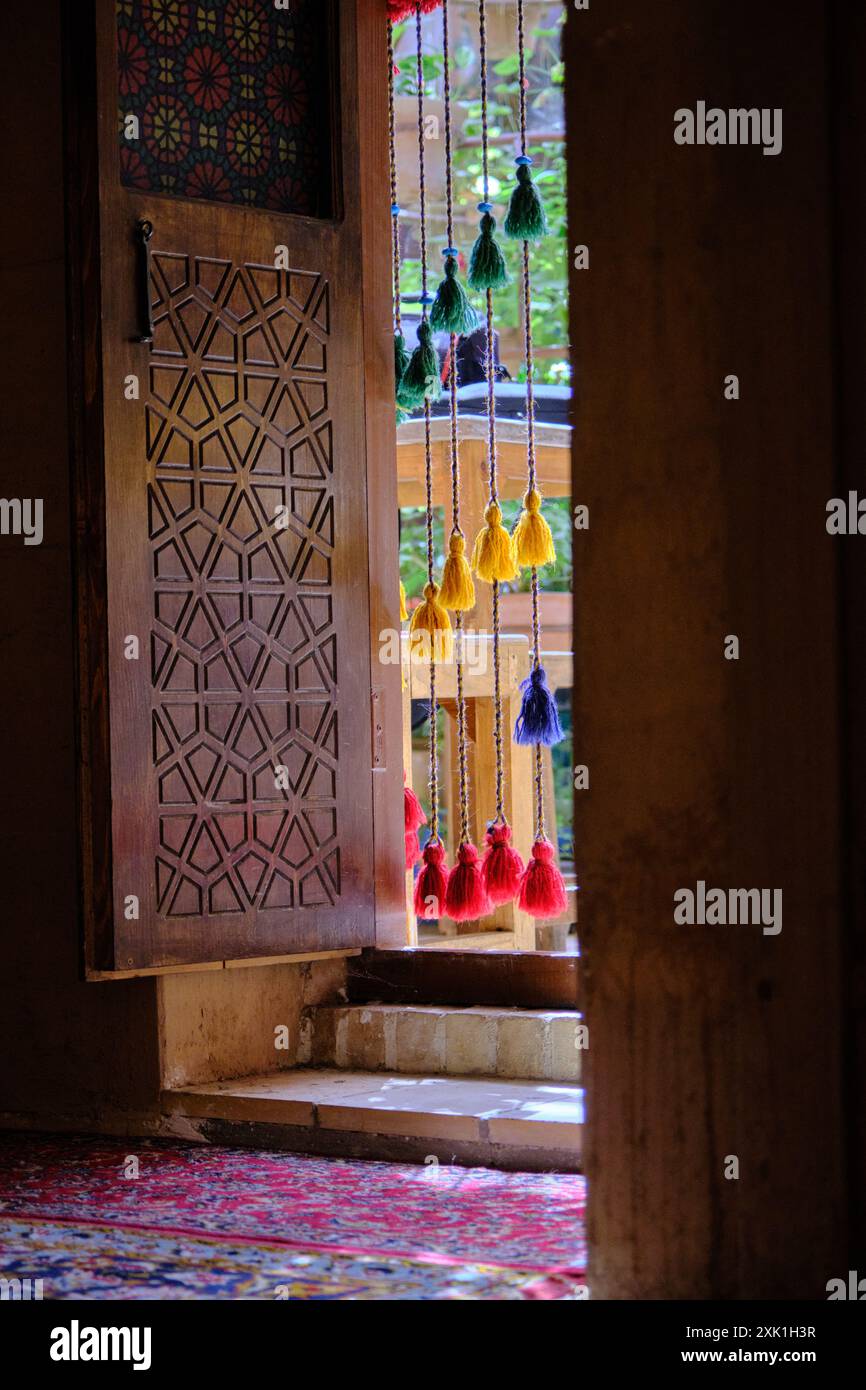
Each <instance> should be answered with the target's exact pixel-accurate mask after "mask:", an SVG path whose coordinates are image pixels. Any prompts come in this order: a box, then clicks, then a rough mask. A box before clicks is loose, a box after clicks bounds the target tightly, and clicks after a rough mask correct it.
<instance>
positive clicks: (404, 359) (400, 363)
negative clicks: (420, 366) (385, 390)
mask: <svg viewBox="0 0 866 1390" xmlns="http://www.w3.org/2000/svg"><path fill="white" fill-rule="evenodd" d="M408 365H409V354H408V352H407V351H406V340H405V338H404V337H403V334H402V333H395V334H394V381H395V384H396V388H397V395H398V396H399V394H400V382H401V381H402V380H403V377H404V376H405V374H406V368H407V367H408Z"/></svg>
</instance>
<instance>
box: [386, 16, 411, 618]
mask: <svg viewBox="0 0 866 1390" xmlns="http://www.w3.org/2000/svg"><path fill="white" fill-rule="evenodd" d="M396 75H397V65H396V63H395V61H394V21H393V19H390V18H389V20H388V167H389V170H390V181H391V280H392V285H393V290H394V387H395V392H396V398H397V420H398V422H399V421H400V420H405V418H406V411H405V410H404V409H403V407H402V405H401V403H400V384H401V382H402V380H403V376H404V373H405V371H406V368H407V367H408V365H409V354H408V352H407V351H406V340H405V338H404V337H403V320H402V314H401V309H400V212H401V208H400V204H399V203H398V201H397V122H396V114H395V106H394V78H395V77H396ZM400 589H401V593H400V603H401V613H400V617H401V618H402V617H403V616H404V615H403V611H402V610H403V609H404V608H405V605H406V598H405V593H404V592H403V586H402V584H401V586H400ZM405 616H406V617H408V616H409V615H408V613H407V614H406V615H405Z"/></svg>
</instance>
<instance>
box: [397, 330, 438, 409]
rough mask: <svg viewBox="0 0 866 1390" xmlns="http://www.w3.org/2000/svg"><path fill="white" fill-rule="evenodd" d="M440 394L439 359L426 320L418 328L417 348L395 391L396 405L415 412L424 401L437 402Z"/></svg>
mask: <svg viewBox="0 0 866 1390" xmlns="http://www.w3.org/2000/svg"><path fill="white" fill-rule="evenodd" d="M441 394H442V382H441V380H440V377H439V358H438V357H437V356H436V349H435V348H434V346H433V330H432V328H431V327H430V324H429V322H428V321H427V319H423V320H422V322H421V324H420V325H419V328H418V346H417V347H416V349H415V351H414V352H413V353H412V356H411V357H410V358H409V363H408V366H407V367H406V370H405V372H404V373H403V378H402V380H401V382H400V386H399V389H398V391H397V404H398V405H402V406H403V407H404V408H405V409H406V410H416V409H417V408H418V406H419V405H423V404H424V401H425V400H427V401H438V399H439V397H440V395H441Z"/></svg>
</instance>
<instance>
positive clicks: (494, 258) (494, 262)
mask: <svg viewBox="0 0 866 1390" xmlns="http://www.w3.org/2000/svg"><path fill="white" fill-rule="evenodd" d="M492 206H493V205H492V203H479V204H478V211H479V212H483V214H484V216H483V217H482V219H481V231H480V232H479V235H478V238H477V240H476V242H475V245H474V246H473V248H472V255H471V256H470V258H469V275H468V277H467V278H468V280H469V285H470V288H471V289H473V290H501V289H503V288H504V286H505V285H507V284H508V270H507V268H506V265H505V257H504V256H503V254H502V250H501V248H500V245H499V242H498V241H497V240H496V238H495V236H494V235H493V233H494V232H495V231H496V219H495V218H493V217H491V216H490V210H491V208H492Z"/></svg>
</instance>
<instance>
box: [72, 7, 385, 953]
mask: <svg viewBox="0 0 866 1390" xmlns="http://www.w3.org/2000/svg"><path fill="white" fill-rule="evenodd" d="M112 5H113V0H89V3H88V4H86V5H75V6H73V5H71V4H68V5H66V6H64V10H63V67H64V109H65V113H66V115H65V156H66V168H67V181H66V212H67V248H68V253H67V287H68V288H67V308H68V315H69V328H68V334H69V388H70V389H69V401H70V426H69V431H70V467H71V475H72V485H73V493H74V504H73V506H74V512H73V528H74V529H73V553H74V570H75V573H74V590H75V595H76V629H77V637H78V642H77V652H76V663H77V695H78V705H79V720H78V726H77V748H76V752H77V765H78V806H79V814H78V839H79V850H80V857H81V884H80V912H81V919H82V921H81V933H80V940H81V942H82V953H81V966H82V972H83V974H84V976H85V977H86V978H88V979H94V980H97V979H103V980H104V979H109V978H120V977H122V976H125V975H128V974H130V973H134V974H163V973H166V972H170V971H173V970H176V969H178V968H180V969H187V970H189V969H207V968H220V967H221V965H222V963H221V962H211V963H208V964H203V965H201V966H195V965H193V966H182V967H177V966H158V967H150V968H143V969H140V970H134V971H132V972H130V971H127V970H118V969H116V968H115V967H116V964H117V962H116V961H115V960H114V956H113V939H112V937H113V930H112V922H113V911H114V909H113V889H112V850H111V817H110V814H109V808H110V806H111V759H110V735H109V689H108V622H107V616H108V615H107V601H106V595H107V580H108V575H107V563H106V515H105V485H104V464H105V460H104V450H103V430H102V420H103V399H102V380H101V370H102V341H101V324H102V294H101V285H100V211H99V151H98V141H97V131H98V117H99V112H98V105H97V89H98V86H97V66H98V63H97V51H98V47H97V36H98V23H97V20H98V14H99V11H100V10H101V9H103V8H108V7H110V6H112ZM333 8H334V11H335V13H338V14H339V26H340V27H339V36H338V48H339V54H340V72H341V75H342V79H343V81H348V83H349V84H350V102H352V98H354V101H353V102H352V104H353V106H354V109H355V110H357V112H358V129H357V131H355V132H354V136H355V143H354V147H353V150H352V149H350V148H349V146H348V145H347V143H346V141H345V138H340V137H339V128H338V142H339V146H340V153H339V154H338V156H337V161H336V162H337V164H338V166H339V165H340V163H342V169H343V176H344V179H345V180H346V183H345V184H344V187H346V188H347V192H348V196H349V197H352V196H355V197H358V198H359V199H360V218H361V229H362V245H363V247H364V254H363V255H362V256H361V258H360V264H359V266H358V268H357V273H358V280H357V292H358V296H359V300H360V305H361V316H362V333H363V351H364V363H363V380H364V421H363V430H364V435H365V439H366V447H367V460H368V472H367V504H368V517H369V535H368V564H367V574H366V576H365V578H364V580H363V582H364V583H366V586H367V591H368V594H369V611H370V669H371V683H372V687H373V689H372V713H373V719H372V727H371V730H370V750H371V778H372V790H373V858H374V865H375V874H374V913H375V924H376V939H377V942H378V943H379V944H381V945H395V944H401V943H402V940H403V932H404V929H405V913H404V905H403V888H404V875H403V809H402V801H403V798H402V738H401V730H400V710H401V689H400V673H399V667H398V666H395V665H385V664H383V663H382V662H381V660H380V641H379V634H380V633H381V632H382V631H383V630H386V629H390V630H394V631H396V632H399V630H400V619H399V558H398V534H397V478H396V473H397V470H396V444H395V438H394V427H393V426H394V407H393V346H392V335H391V323H390V250H389V248H390V226H389V215H388V207H389V198H388V174H387V130H388V124H387V122H388V114H387V84H386V82H385V81H384V77H385V75H386V74H387V27H386V10H385V4H384V0H377V3H376V4H370V3H368V0H348V3H341V4H340V5H339V6H337V5H334V7H333ZM377 71H378V72H380V73H381V74H382V75H383V81H382V82H375V81H370V80H368V77H367V75H368V74H369V73H371V72H373V73H375V72H377ZM311 954H312V955H313V956H316V955H319V954H320V953H318V952H313V953H303V954H301V955H292V956H288V957H287V956H262V957H255V958H251V959H249V960H247V961H246V963H247V964H253V963H255V961H256V960H258V961H261V962H262V963H265V962H272V961H273V960H275V959H280V960H285V959H294V960H297V959H308V958H309V957H310V955H311ZM329 954H330V953H329ZM335 954H347V955H348V954H355V951H354V950H348V951H345V952H336V953H335Z"/></svg>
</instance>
